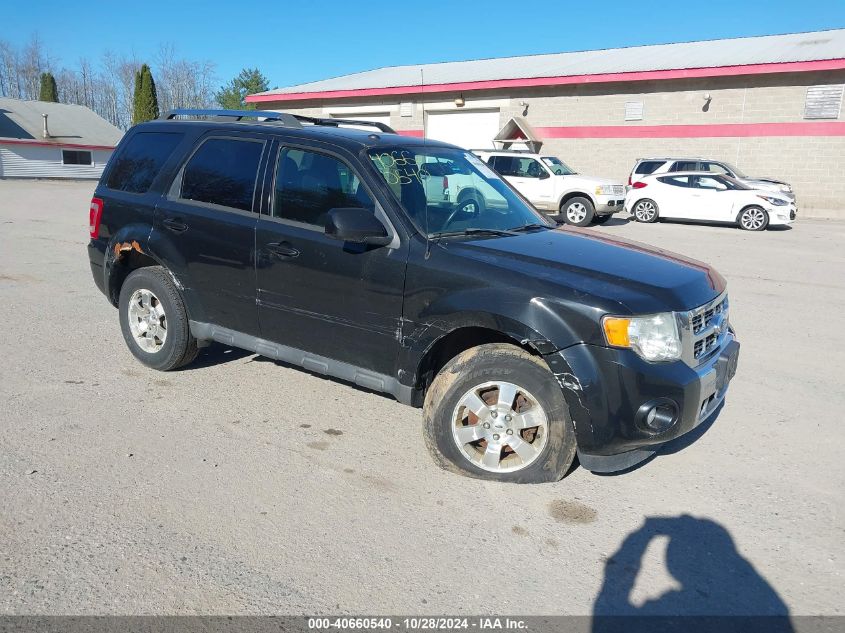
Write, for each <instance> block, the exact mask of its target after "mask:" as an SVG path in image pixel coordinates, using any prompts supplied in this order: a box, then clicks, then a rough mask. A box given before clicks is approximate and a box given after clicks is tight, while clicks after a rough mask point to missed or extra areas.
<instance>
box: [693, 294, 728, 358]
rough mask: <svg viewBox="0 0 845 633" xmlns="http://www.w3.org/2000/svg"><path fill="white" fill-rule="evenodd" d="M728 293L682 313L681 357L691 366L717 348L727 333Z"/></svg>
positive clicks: (710, 355) (708, 356)
mask: <svg viewBox="0 0 845 633" xmlns="http://www.w3.org/2000/svg"><path fill="white" fill-rule="evenodd" d="M728 305H729V304H728V295H727V293H723V294H722V295H721V296H719V297H717V298H716V299H714V300H713V301H711V302H709V303H706V304H704V305H703V306H700V307H698V308H696V309H694V310H690V311H689V312H686V313H683V314H682V315H681V322H682V326H683V333H682V343H683V350H684V351H683V358H684V360H685V361H686V362H687V364H689V365H690V366H692V367H695V366H697V365H700V364H701V363H703V362H705V361H706V360H708V359H709V358H711V357H712V355H713V353H714V352H715V351H716V350H717V349H719V347H720V346H721V345H722V344H723V343H724V341H725V338H726V337H727V334H728V327H729V326H728Z"/></svg>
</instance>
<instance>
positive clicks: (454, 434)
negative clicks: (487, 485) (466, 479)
mask: <svg viewBox="0 0 845 633" xmlns="http://www.w3.org/2000/svg"><path fill="white" fill-rule="evenodd" d="M423 416H424V419H425V439H426V444H427V445H428V448H429V450H430V451H431V453H432V456H433V457H434V459H435V461H436V462H437V463H438V464H439V465H440V466H441V467H442V468H445V469H446V470H451V471H453V472H456V473H459V474H462V475H467V476H470V477H477V478H480V479H489V480H493V481H505V482H512V483H542V482H549V481H558V480H560V479H561V478H562V477H563V476H564V475H565V474H566V473H567V471H568V470H569V468H570V466H571V465H572V461H573V459H574V458H575V447H576V443H575V431H574V427H573V426H572V422H571V420H570V418H569V409H568V408H567V406H566V401H565V400H564V398H563V393H562V392H561V389H560V386H559V385H558V383H557V381H556V380H555V378H554V376H553V375H552V373H551V372H550V371H549V369H548V367H547V366H546V365H545V363H543V361H542V360H541V359H538V358H537V357H535V356H532V355H531V354H529V353H528V352H526V351H525V350H522V349H520V348H518V347H516V346H513V345H507V344H502V343H495V344H487V345H480V346H478V347H474V348H471V349H469V350H466V351H465V352H462V353H461V354H459V355H458V356H456V357H455V358H453V359H452V360H451V361H450V362H449V363H448V364H447V365H446V366H445V367H444V368H443V369H442V370H441V371H440V373H438V374H437V377H436V378H435V379H434V382H433V383H432V384H431V387H430V388H429V389H428V392H427V393H426V398H425V404H424V406H423Z"/></svg>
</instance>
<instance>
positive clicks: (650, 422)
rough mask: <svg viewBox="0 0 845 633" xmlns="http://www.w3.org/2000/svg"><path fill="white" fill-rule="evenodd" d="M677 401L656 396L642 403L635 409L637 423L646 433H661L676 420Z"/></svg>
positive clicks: (677, 411)
mask: <svg viewBox="0 0 845 633" xmlns="http://www.w3.org/2000/svg"><path fill="white" fill-rule="evenodd" d="M679 410H680V409H679V407H678V403H677V402H675V401H674V400H670V399H669V398H658V399H657V400H651V401H649V402H646V403H645V404H644V405H642V406H641V407H640V408H639V410H638V411H637V418H636V421H637V425H638V426H639V427H640V428H641V429H642V430H644V431H646V432H648V433H663V432H664V431H666V430H668V429H670V428H671V427H672V426H674V425H675V424H676V423H677V422H678V413H679Z"/></svg>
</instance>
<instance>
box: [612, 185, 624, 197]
mask: <svg viewBox="0 0 845 633" xmlns="http://www.w3.org/2000/svg"><path fill="white" fill-rule="evenodd" d="M624 193H625V187H624V185H613V195H614V196H621V195H623V194H624Z"/></svg>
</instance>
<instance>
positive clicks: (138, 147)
mask: <svg viewBox="0 0 845 633" xmlns="http://www.w3.org/2000/svg"><path fill="white" fill-rule="evenodd" d="M183 136H184V134H181V133H178V132H138V133H137V134H135V135H134V136H133V137H132V138H130V139H129V141H128V142H127V143H126V146H125V147H123V148H122V149H121V150H120V153H119V154H118V155H117V157H116V159H115V162H114V165H113V167H112V168H111V170H110V171H109V176H108V180H107V181H106V187H108V188H109V189H112V190H114V191H127V192H129V193H146V192H147V190H148V189H149V188H150V185H152V184H153V180H155V177H156V176H157V175H158V172H159V171H161V167H162V165H164V163H165V162H166V161H167V159H168V158H170V155H171V154H172V153H173V150H174V149H176V146H177V145H178V144H179V142H180V141H181V140H182V137H183Z"/></svg>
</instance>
